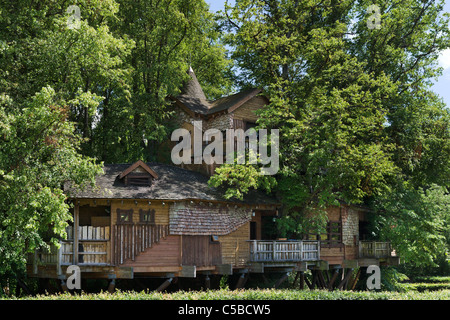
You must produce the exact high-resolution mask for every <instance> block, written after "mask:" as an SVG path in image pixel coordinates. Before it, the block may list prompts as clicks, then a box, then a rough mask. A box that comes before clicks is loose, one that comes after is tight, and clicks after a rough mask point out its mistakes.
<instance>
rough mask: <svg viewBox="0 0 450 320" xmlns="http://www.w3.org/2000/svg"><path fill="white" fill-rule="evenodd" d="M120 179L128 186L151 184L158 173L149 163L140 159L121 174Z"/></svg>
mask: <svg viewBox="0 0 450 320" xmlns="http://www.w3.org/2000/svg"><path fill="white" fill-rule="evenodd" d="M119 179H122V181H123V182H124V183H125V185H127V186H138V187H143V186H151V184H152V181H153V180H154V179H158V175H157V174H156V173H155V171H153V170H152V169H151V168H150V167H149V166H148V165H147V164H145V163H144V162H143V161H141V160H139V161H137V162H136V163H134V164H132V165H131V166H130V167H128V168H127V169H126V170H125V171H123V172H122V173H121V174H120V175H119Z"/></svg>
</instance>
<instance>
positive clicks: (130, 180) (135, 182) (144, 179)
mask: <svg viewBox="0 0 450 320" xmlns="http://www.w3.org/2000/svg"><path fill="white" fill-rule="evenodd" d="M125 183H126V184H127V185H129V186H149V185H150V184H151V183H152V178H151V176H150V175H147V174H129V175H128V176H126V177H125Z"/></svg>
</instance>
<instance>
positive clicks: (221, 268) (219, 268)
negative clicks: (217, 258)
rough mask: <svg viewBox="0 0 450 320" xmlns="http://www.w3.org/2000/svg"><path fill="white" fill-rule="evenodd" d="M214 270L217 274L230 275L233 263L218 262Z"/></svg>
mask: <svg viewBox="0 0 450 320" xmlns="http://www.w3.org/2000/svg"><path fill="white" fill-rule="evenodd" d="M215 272H216V273H217V274H225V275H232V274H233V265H231V264H218V265H216V270H215Z"/></svg>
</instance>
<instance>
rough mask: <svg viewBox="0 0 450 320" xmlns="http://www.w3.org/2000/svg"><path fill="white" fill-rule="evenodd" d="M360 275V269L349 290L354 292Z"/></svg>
mask: <svg viewBox="0 0 450 320" xmlns="http://www.w3.org/2000/svg"><path fill="white" fill-rule="evenodd" d="M360 275H361V268H358V272H357V273H356V276H355V279H354V280H353V283H352V285H351V286H350V290H355V287H356V284H357V283H358V280H359V276H360Z"/></svg>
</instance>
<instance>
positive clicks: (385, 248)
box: [359, 241, 392, 258]
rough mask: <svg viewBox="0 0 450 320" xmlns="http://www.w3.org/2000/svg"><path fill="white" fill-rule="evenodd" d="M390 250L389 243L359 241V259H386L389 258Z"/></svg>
mask: <svg viewBox="0 0 450 320" xmlns="http://www.w3.org/2000/svg"><path fill="white" fill-rule="evenodd" d="M391 253H392V248H391V244H390V242H380V241H360V242H359V257H360V258H387V257H390V256H391Z"/></svg>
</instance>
